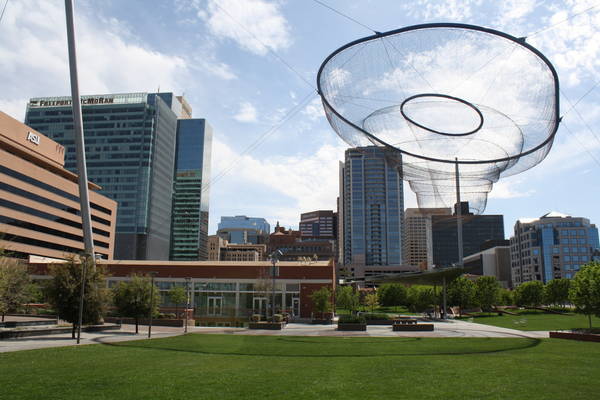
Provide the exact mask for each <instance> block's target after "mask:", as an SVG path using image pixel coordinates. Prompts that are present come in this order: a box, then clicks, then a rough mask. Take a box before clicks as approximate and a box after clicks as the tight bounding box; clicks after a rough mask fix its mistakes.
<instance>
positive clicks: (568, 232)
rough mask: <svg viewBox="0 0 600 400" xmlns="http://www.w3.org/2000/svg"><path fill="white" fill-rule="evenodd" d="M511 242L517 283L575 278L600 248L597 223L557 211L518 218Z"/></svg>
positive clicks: (515, 282) (514, 277)
mask: <svg viewBox="0 0 600 400" xmlns="http://www.w3.org/2000/svg"><path fill="white" fill-rule="evenodd" d="M510 245H511V248H510V260H511V272H512V281H513V286H518V285H520V284H521V283H523V282H529V281H536V280H537V281H542V282H544V283H546V282H548V281H551V280H552V279H557V278H572V277H574V276H575V274H576V273H577V271H579V269H580V268H581V266H583V265H585V264H587V263H588V262H590V261H592V260H593V259H594V255H595V254H598V252H599V250H600V243H599V241H598V229H597V228H596V226H595V225H594V224H590V221H589V220H588V219H587V218H581V217H571V216H568V215H564V214H560V213H556V212H552V213H548V214H546V215H544V216H542V217H540V218H539V219H531V220H521V221H517V223H516V224H515V227H514V236H513V237H511V238H510Z"/></svg>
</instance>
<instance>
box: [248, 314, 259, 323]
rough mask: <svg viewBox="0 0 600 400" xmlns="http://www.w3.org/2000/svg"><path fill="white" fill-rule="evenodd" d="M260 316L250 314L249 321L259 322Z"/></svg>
mask: <svg viewBox="0 0 600 400" xmlns="http://www.w3.org/2000/svg"><path fill="white" fill-rule="evenodd" d="M260 318H261V315H260V314H252V316H251V317H250V321H252V322H260Z"/></svg>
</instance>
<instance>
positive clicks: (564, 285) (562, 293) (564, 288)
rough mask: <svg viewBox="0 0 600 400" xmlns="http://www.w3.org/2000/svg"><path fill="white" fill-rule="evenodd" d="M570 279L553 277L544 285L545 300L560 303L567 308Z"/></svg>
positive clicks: (547, 302)
mask: <svg viewBox="0 0 600 400" xmlns="http://www.w3.org/2000/svg"><path fill="white" fill-rule="evenodd" d="M570 286H571V280H570V279H564V278H561V279H552V280H551V281H550V282H548V283H546V286H545V287H544V302H545V303H546V304H553V305H555V306H557V305H560V306H562V307H563V308H565V306H566V304H567V302H568V301H569V287H570Z"/></svg>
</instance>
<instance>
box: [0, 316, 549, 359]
mask: <svg viewBox="0 0 600 400" xmlns="http://www.w3.org/2000/svg"><path fill="white" fill-rule="evenodd" d="M335 328H336V326H335V325H310V324H299V323H291V324H288V325H287V326H286V327H285V328H284V329H283V330H281V331H271V330H250V329H245V328H226V327H223V328H219V327H217V328H208V327H189V332H190V333H200V334H232V335H275V336H346V337H349V336H358V337H365V336H367V337H432V338H433V337H437V338H443V337H493V338H518V337H526V338H547V337H548V332H547V331H519V330H516V329H508V328H500V327H497V326H491V325H483V324H476V323H472V322H467V321H446V322H434V329H435V330H434V331H433V332H393V331H392V328H391V326H369V327H368V328H367V329H368V330H367V332H340V331H337V330H336V329H335ZM134 332H135V326H134V325H123V326H122V329H121V331H107V332H97V333H87V332H82V333H81V343H82V344H97V343H109V342H121V341H126V340H142V339H146V337H147V336H146V335H147V332H148V327H147V326H140V333H139V334H138V335H136V334H135V333H134ZM181 334H183V328H173V327H164V326H156V327H154V326H153V327H152V337H153V338H164V337H170V336H177V335H181ZM72 345H75V340H73V339H71V335H70V334H58V335H48V336H38V337H31V338H20V339H9V340H0V353H2V352H9V351H19V350H32V349H40V348H48V347H62V346H72Z"/></svg>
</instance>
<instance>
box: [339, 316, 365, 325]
mask: <svg viewBox="0 0 600 400" xmlns="http://www.w3.org/2000/svg"><path fill="white" fill-rule="evenodd" d="M338 323H339V324H366V323H367V321H366V320H365V317H364V316H362V315H342V316H341V317H340V319H339V320H338Z"/></svg>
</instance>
